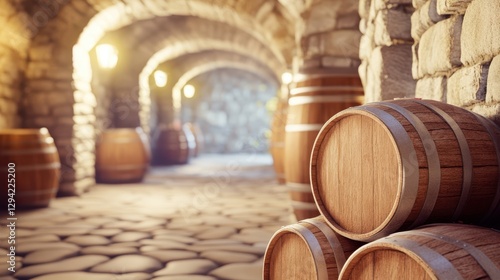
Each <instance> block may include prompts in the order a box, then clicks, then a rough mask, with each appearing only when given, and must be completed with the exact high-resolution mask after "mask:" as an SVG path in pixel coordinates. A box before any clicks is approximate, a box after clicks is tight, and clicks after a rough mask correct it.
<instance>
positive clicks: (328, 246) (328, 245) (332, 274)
mask: <svg viewBox="0 0 500 280" xmlns="http://www.w3.org/2000/svg"><path fill="white" fill-rule="evenodd" d="M288 233H291V234H295V235H296V236H298V237H299V238H300V239H301V241H303V242H304V243H305V244H306V246H307V247H308V250H309V253H310V255H308V257H312V259H313V260H312V263H314V266H315V267H314V270H315V275H316V276H317V277H316V279H318V280H320V279H321V280H323V279H324V280H327V279H336V278H337V277H338V275H339V274H340V269H338V267H342V266H343V265H344V263H345V261H346V260H347V258H348V257H349V256H350V255H351V254H352V253H353V252H354V251H355V250H356V249H357V248H359V247H361V245H363V243H361V242H357V241H353V240H349V239H347V238H344V237H342V236H340V235H338V234H336V233H335V232H334V231H333V230H332V229H331V228H330V227H328V225H327V224H326V223H325V221H324V219H323V217H321V216H318V217H314V218H309V219H306V220H302V221H299V222H298V223H296V224H292V225H288V226H284V227H282V228H281V229H280V230H278V231H277V232H275V234H274V235H273V236H272V238H271V240H270V241H269V244H268V246H267V248H266V252H265V255H264V268H263V279H265V280H269V279H272V278H271V270H272V267H271V258H272V254H273V253H274V250H275V246H276V243H277V242H278V241H279V239H280V238H281V237H282V236H283V235H284V234H288ZM300 257H301V258H304V257H306V256H304V255H300ZM292 265H293V264H292ZM308 276H311V275H308ZM304 279H305V278H304ZM307 279H312V278H307Z"/></svg>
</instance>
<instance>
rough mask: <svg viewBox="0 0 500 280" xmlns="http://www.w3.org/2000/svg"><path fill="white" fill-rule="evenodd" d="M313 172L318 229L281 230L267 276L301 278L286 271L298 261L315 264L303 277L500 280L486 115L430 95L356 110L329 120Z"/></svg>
mask: <svg viewBox="0 0 500 280" xmlns="http://www.w3.org/2000/svg"><path fill="white" fill-rule="evenodd" d="M310 176H311V188H312V192H313V195H314V200H315V203H316V206H317V207H318V209H319V212H320V213H321V216H320V217H318V218H317V219H316V222H315V223H314V224H320V226H319V227H317V228H318V229H319V230H318V229H315V228H312V227H311V226H309V225H307V226H306V227H307V230H304V229H303V227H304V224H307V223H309V222H308V221H307V220H306V221H301V222H299V224H297V225H292V226H288V227H285V228H283V229H281V230H280V231H278V232H277V233H276V234H275V235H274V237H273V239H272V240H271V242H270V244H269V246H268V249H267V251H266V256H265V269H264V279H305V278H304V277H302V276H303V275H302V274H300V273H296V274H293V275H290V274H287V275H285V273H283V272H280V271H282V270H283V268H282V266H283V265H286V266H289V267H295V266H301V265H302V263H309V264H310V265H309V266H310V267H312V268H314V267H315V268H316V269H312V270H314V271H313V272H314V273H316V274H308V278H307V279H336V278H337V277H339V279H408V278H412V279H413V278H415V279H436V278H437V279H471V278H474V279H479V278H480V279H500V278H499V277H500V232H499V231H497V230H494V229H492V228H491V227H496V228H499V227H500V128H498V126H496V125H495V124H494V123H493V122H491V121H489V120H488V119H486V118H483V117H482V116H479V115H476V114H474V113H472V112H470V111H467V110H465V109H462V108H459V107H455V106H453V105H448V104H445V103H441V102H437V101H430V100H417V99H404V100H394V101H386V102H378V103H370V104H366V105H364V106H358V107H353V108H350V109H347V110H344V111H342V112H340V113H338V114H336V115H335V116H333V117H332V118H330V119H329V120H328V121H327V122H326V123H325V124H324V125H323V127H322V129H321V131H320V132H319V134H318V136H317V138H316V141H315V143H314V147H313V151H312V154H311V162H310ZM318 221H320V222H318ZM438 223H441V224H438ZM472 224H476V225H472ZM478 225H480V226H478ZM287 228H291V229H293V230H289V231H288V232H287V233H286V234H283V231H285V230H286V229H287ZM298 229H300V230H298ZM298 232H299V233H300V234H299V233H298ZM304 232H305V233H304ZM319 232H323V233H324V232H328V234H323V235H318V233H319ZM287 235H288V237H284V236H287ZM295 236H299V237H300V238H296V237H295ZM339 237H341V238H344V239H342V241H341V239H339ZM324 240H327V241H328V242H326V243H328V244H329V245H328V246H329V247H330V248H337V251H338V252H340V251H342V252H344V253H343V254H333V255H332V254H331V253H328V250H326V249H324V247H325V246H324V243H325V241H324ZM346 240H347V242H349V243H348V244H349V245H350V246H351V247H348V246H345V244H346ZM353 242H365V243H367V244H365V245H362V246H361V245H360V244H359V243H353ZM297 243H299V244H300V245H297ZM352 246H354V247H356V246H358V248H357V249H356V250H355V251H354V252H352ZM285 247H286V248H285ZM293 248H298V249H297V250H293ZM285 254H286V255H285ZM332 256H333V257H332ZM338 256H340V257H338ZM285 261H286V262H285ZM297 262H301V263H297ZM319 272H321V273H319ZM325 273H326V274H325ZM320 274H321V275H323V276H319V275H320ZM283 275H285V276H283ZM311 275H312V276H311ZM324 275H326V278H325V276H324Z"/></svg>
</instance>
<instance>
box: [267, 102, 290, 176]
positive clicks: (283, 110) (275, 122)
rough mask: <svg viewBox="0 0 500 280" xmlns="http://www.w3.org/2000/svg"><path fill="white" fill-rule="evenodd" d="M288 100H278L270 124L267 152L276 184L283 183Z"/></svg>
mask: <svg viewBox="0 0 500 280" xmlns="http://www.w3.org/2000/svg"><path fill="white" fill-rule="evenodd" d="M287 107H288V100H287V99H282V98H279V99H278V102H277V103H276V110H275V111H274V114H273V118H272V122H271V141H270V143H269V152H270V153H271V156H272V158H273V167H274V172H275V173H276V178H277V180H278V183H280V184H284V183H285V170H284V169H285V125H286V115H287V110H288V109H287Z"/></svg>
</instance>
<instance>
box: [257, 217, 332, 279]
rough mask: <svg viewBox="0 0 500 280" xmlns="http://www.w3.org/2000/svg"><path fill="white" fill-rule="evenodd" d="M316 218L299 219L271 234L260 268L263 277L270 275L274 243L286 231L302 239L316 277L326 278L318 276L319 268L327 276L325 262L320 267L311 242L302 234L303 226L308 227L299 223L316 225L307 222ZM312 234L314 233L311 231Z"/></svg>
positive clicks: (266, 277) (267, 277)
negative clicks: (313, 265) (312, 261)
mask: <svg viewBox="0 0 500 280" xmlns="http://www.w3.org/2000/svg"><path fill="white" fill-rule="evenodd" d="M316 218H317V217H316ZM316 218H310V219H305V220H301V221H298V222H297V223H295V224H291V225H287V226H284V227H281V228H280V229H279V230H277V231H276V232H275V233H274V234H273V236H272V237H271V239H270V241H269V243H268V245H267V248H266V252H265V254H264V268H263V269H262V272H263V273H262V275H263V279H270V278H269V277H270V276H269V274H270V270H271V268H270V265H271V256H272V254H273V252H274V249H275V245H276V243H277V242H278V240H279V239H280V238H281V237H282V236H283V235H285V234H287V233H293V234H295V235H296V236H298V237H299V238H300V239H302V241H303V242H304V243H305V244H306V246H307V249H308V250H309V253H310V256H311V257H312V258H313V260H314V264H315V267H314V269H315V272H316V275H317V276H318V279H319V280H327V279H328V277H327V278H320V273H319V270H320V269H324V271H325V272H326V274H327V275H326V276H328V273H327V272H328V269H327V267H326V263H324V267H321V266H322V265H321V264H320V263H319V262H318V260H317V259H316V256H315V254H314V253H315V250H313V248H312V244H310V243H311V242H310V241H309V240H307V238H306V237H305V236H304V232H303V231H302V230H301V229H302V228H303V229H304V230H308V231H309V229H307V228H306V227H305V226H303V225H302V224H301V223H308V224H310V225H312V226H315V227H316V225H315V224H314V223H309V222H308V221H310V220H315V219H316ZM320 231H321V229H320ZM321 232H323V231H321ZM311 233H312V232H311ZM323 234H324V233H323ZM313 235H314V233H313ZM319 249H320V251H322V250H321V247H320V248H319ZM332 251H333V249H332ZM339 274H340V270H339Z"/></svg>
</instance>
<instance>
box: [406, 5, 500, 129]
mask: <svg viewBox="0 0 500 280" xmlns="http://www.w3.org/2000/svg"><path fill="white" fill-rule="evenodd" d="M413 5H414V7H415V8H416V11H415V13H414V14H413V15H412V37H413V38H414V39H415V44H414V45H413V49H414V56H413V77H414V78H415V79H416V80H418V82H417V88H416V97H421V98H430V99H435V100H440V101H445V102H448V103H450V104H453V105H457V106H461V107H465V108H467V109H470V110H472V111H474V112H477V113H479V114H481V115H484V116H486V117H489V118H491V119H494V120H496V122H497V123H500V79H499V78H500V33H499V32H498V30H500V21H499V15H500V2H498V1H488V0H474V1H463V0H462V1H458V0H428V1H416V0H414V1H413Z"/></svg>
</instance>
